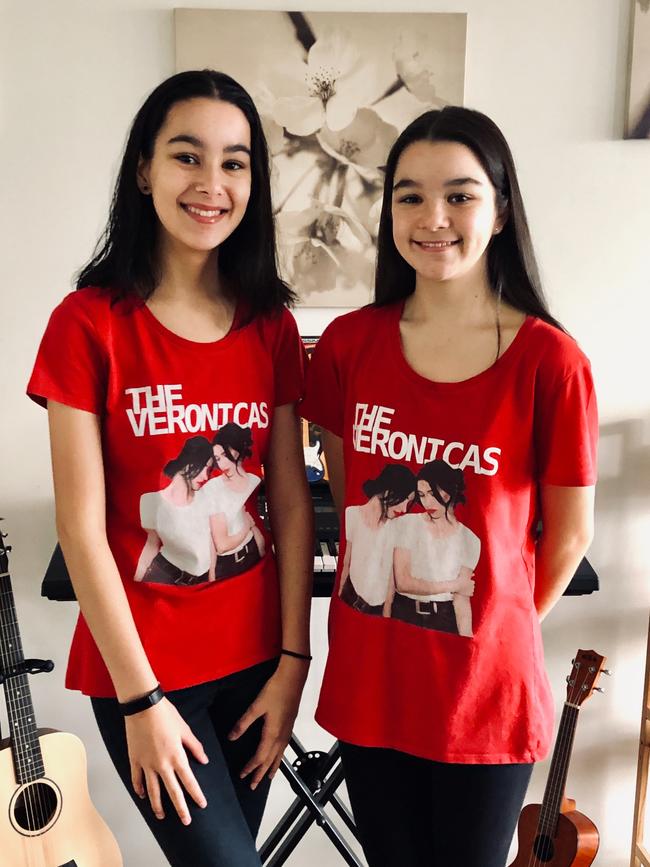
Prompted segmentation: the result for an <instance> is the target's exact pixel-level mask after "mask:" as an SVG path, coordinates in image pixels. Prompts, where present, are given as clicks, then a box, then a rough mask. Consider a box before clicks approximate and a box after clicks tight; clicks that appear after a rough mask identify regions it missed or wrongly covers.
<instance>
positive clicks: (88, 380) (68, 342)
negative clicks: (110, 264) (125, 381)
mask: <svg viewBox="0 0 650 867" xmlns="http://www.w3.org/2000/svg"><path fill="white" fill-rule="evenodd" d="M107 369H108V365H107V360H106V353H105V350H104V348H103V346H102V344H101V342H100V340H99V336H98V334H97V330H96V327H95V324H94V323H93V321H92V318H91V317H90V315H89V312H88V311H87V310H86V309H85V307H84V306H83V304H81V303H80V302H79V296H78V293H76V292H73V293H71V294H70V295H68V296H67V297H66V298H65V299H64V300H63V301H62V303H61V304H59V306H58V307H57V308H56V309H55V310H54V312H53V313H52V315H51V316H50V321H49V322H48V325H47V328H46V330H45V334H44V335H43V338H42V340H41V344H40V347H39V350H38V354H37V356H36V362H35V364H34V369H33V371H32V375H31V378H30V380H29V384H28V386H27V394H28V395H29V397H31V399H32V400H34V401H36V403H38V404H40V405H41V406H45V407H46V406H47V402H48V400H54V401H57V402H58V403H63V404H66V405H67V406H71V407H74V408H75V409H83V410H86V411H87V412H92V413H95V414H96V415H101V414H103V412H104V407H105V400H106V384H107Z"/></svg>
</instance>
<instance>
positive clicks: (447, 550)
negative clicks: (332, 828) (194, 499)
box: [302, 106, 597, 867]
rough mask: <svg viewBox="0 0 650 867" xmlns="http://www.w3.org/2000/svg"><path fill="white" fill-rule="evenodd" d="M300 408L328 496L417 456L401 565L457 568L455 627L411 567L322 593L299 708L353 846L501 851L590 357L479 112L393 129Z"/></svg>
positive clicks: (542, 729)
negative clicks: (387, 585)
mask: <svg viewBox="0 0 650 867" xmlns="http://www.w3.org/2000/svg"><path fill="white" fill-rule="evenodd" d="M302 412H303V415H305V416H306V417H307V418H308V419H310V420H311V421H313V422H315V423H317V424H319V425H320V426H321V427H322V428H323V429H324V444H325V452H326V456H327V465H328V468H329V473H330V479H331V484H332V490H333V493H334V496H335V499H336V500H337V502H338V503H339V506H340V509H341V512H342V513H343V514H345V508H346V507H347V508H349V507H350V506H354V505H357V504H359V503H361V502H363V492H362V484H363V481H364V480H365V479H367V478H369V477H370V476H372V475H373V474H374V473H376V472H377V469H378V467H379V466H383V465H384V464H385V462H386V460H391V461H396V462H400V463H403V464H404V465H406V466H408V467H409V468H410V469H411V470H412V471H413V472H414V473H415V474H419V476H418V491H419V504H418V507H417V508H419V507H420V506H421V507H422V511H423V512H424V513H425V514H426V513H427V512H428V513H429V515H428V516H427V518H426V520H425V519H423V518H422V517H421V515H420V517H418V515H417V509H416V507H415V506H414V507H413V510H412V511H411V512H410V513H409V515H407V516H405V517H403V518H400V519H398V521H397V522H395V524H396V526H397V527H398V528H399V532H397V533H396V534H395V536H396V542H395V545H396V548H395V550H396V557H397V553H398V552H399V550H400V546H401V548H402V550H404V547H406V548H407V549H409V550H416V549H417V548H418V546H420V550H421V553H422V552H424V553H422V556H420V555H418V560H419V566H418V571H421V572H423V573H424V572H426V573H427V574H426V575H424V574H421V575H419V576H418V575H417V574H410V573H411V570H403V571H404V572H405V573H406V578H407V579H408V580H409V581H417V580H418V579H419V580H421V579H422V578H425V577H428V578H435V576H436V575H437V574H439V572H440V571H442V572H443V573H444V575H445V576H446V577H448V578H449V577H451V576H453V575H454V574H457V575H459V576H462V575H463V574H464V576H465V580H466V581H467V582H474V581H475V592H474V595H473V596H472V600H471V606H472V612H471V613H472V623H471V633H472V634H471V635H470V634H469V632H470V630H468V629H467V628H465V629H463V631H464V632H465V633H466V634H464V635H463V634H459V632H460V630H459V629H458V624H457V616H456V617H454V612H452V610H451V607H450V606H451V605H452V601H451V600H449V599H448V598H447V599H444V600H440V599H436V598H432V599H429V600H426V598H425V599H422V597H420V598H419V599H418V594H419V593H420V590H418V589H417V588H418V585H417V583H416V584H415V585H414V586H415V589H414V590H409V591H408V593H409V594H410V595H411V596H414V597H415V598H413V599H411V600H409V601H408V602H404V603H402V606H401V611H400V612H398V613H400V616H391V617H381V618H378V617H367V616H365V614H364V613H363V612H359V611H353V610H351V609H350V608H349V606H346V605H342V604H341V602H340V599H339V597H338V594H337V593H335V594H334V597H333V601H332V606H331V611H330V618H331V624H330V627H331V628H330V637H331V640H330V649H329V656H328V662H327V667H326V671H325V678H324V681H323V687H322V691H321V696H320V702H319V707H318V711H317V720H318V721H319V722H320V724H321V725H323V726H324V727H325V728H326V729H328V730H329V731H330V732H332V733H333V734H334V735H336V736H337V737H338V738H339V740H340V741H341V750H342V756H343V762H344V767H345V775H346V780H347V784H348V791H349V794H350V799H351V803H352V807H353V811H354V815H355V819H356V821H357V826H358V828H359V830H360V833H361V838H362V842H363V847H364V851H365V853H366V857H367V860H368V863H369V865H370V867H421V865H425V864H426V865H428V867H434V865H435V867H450V865H462V867H503V865H504V864H505V860H506V857H507V853H508V848H509V845H510V841H511V838H512V833H513V830H514V827H515V824H516V821H517V817H518V814H519V810H520V807H521V803H522V800H523V797H524V793H525V791H526V787H527V784H528V780H529V777H530V773H531V770H532V766H533V763H534V762H536V761H538V760H539V759H541V758H543V757H544V756H545V755H546V753H547V751H548V748H549V744H550V740H551V734H552V726H553V703H552V697H551V692H550V688H549V684H548V680H547V677H546V673H545V671H544V665H543V649H542V640H541V630H540V621H541V620H542V619H543V618H544V617H545V616H546V615H547V614H548V612H549V611H550V610H551V608H552V607H553V605H554V604H555V603H556V602H557V600H558V599H559V597H560V595H561V594H562V592H563V590H564V588H565V586H566V585H567V583H568V581H569V580H570V578H571V576H572V575H573V573H574V571H575V569H576V567H577V565H578V563H579V562H580V559H581V557H582V556H583V554H584V552H585V550H586V548H587V546H588V544H589V541H590V539H591V534H592V513H593V492H594V483H595V478H596V438H597V420H596V403H595V397H594V391H593V385H592V379H591V372H590V367H589V362H588V361H587V359H586V358H585V356H584V355H583V353H582V352H581V351H580V349H579V348H578V346H577V344H576V342H575V341H574V340H573V339H572V338H571V337H570V336H569V335H568V334H566V332H565V331H564V330H563V329H562V328H561V326H560V325H559V324H558V322H557V321H556V320H555V319H554V317H553V316H552V315H551V314H550V313H549V312H548V309H547V307H546V303H545V301H544V297H543V295H542V290H541V287H540V282H539V276H538V272H537V266H536V263H535V256H534V253H533V247H532V244H531V240H530V235H529V231H528V224H527V221H526V214H525V210H524V206H523V202H522V197H521V193H520V190H519V184H518V181H517V175H516V172H515V167H514V162H513V159H512V155H511V153H510V149H509V147H508V145H507V143H506V141H505V139H504V137H503V135H502V133H501V132H500V130H499V129H498V128H497V126H496V125H495V124H494V123H493V122H492V121H491V120H490V119H489V118H487V117H486V116H485V115H483V114H481V113H479V112H476V111H471V110H469V109H465V108H459V107H454V106H448V107H446V108H443V109H442V110H437V111H430V112H427V113H426V114H423V115H422V116H421V117H419V118H417V119H416V120H415V121H413V123H411V124H410V126H408V127H407V128H406V129H405V130H404V132H403V133H402V134H401V135H400V136H399V138H398V139H397V141H396V142H395V144H394V146H393V148H392V149H391V152H390V154H389V157H388V161H387V164H386V176H385V186H384V198H383V206H382V213H381V220H380V227H379V236H378V255H377V277H376V285H375V303H374V304H372V305H370V306H368V307H366V308H363V309H361V310H358V311H355V312H353V313H350V314H347V315H346V316H342V317H340V318H338V319H337V320H335V321H334V322H333V323H332V324H331V325H330V326H329V327H328V328H327V330H326V331H325V333H324V334H323V336H322V338H321V339H320V341H319V343H318V345H317V347H316V350H315V352H314V355H313V358H312V363H311V366H310V370H309V372H308V380H307V396H306V399H305V401H304V403H303V409H302ZM436 462H443V463H444V464H446V465H448V466H449V468H450V475H451V474H453V473H454V472H456V471H457V472H459V473H462V476H463V480H464V483H463V484H464V487H463V490H462V498H464V499H465V501H466V502H465V503H464V504H463V505H462V525H463V526H464V527H465V529H466V530H467V532H465V531H462V530H461V528H460V526H455V522H457V519H456V517H455V515H454V514H453V512H454V509H455V508H456V506H458V507H460V505H461V502H460V496H461V492H460V488H459V486H458V484H456V487H455V491H456V493H454V484H455V483H454V480H453V478H450V479H447V480H445V481H442V480H441V479H438V478H437V477H436V478H433V477H431V478H428V481H427V477H426V476H425V472H424V468H423V465H424V466H427V465H429V466H430V465H431V464H435V463H436ZM420 468H422V470H421V469H420ZM450 488H451V490H450ZM540 517H541V519H542V521H543V532H542V535H541V538H540V539H539V541H537V542H536V528H537V526H538V521H539V519H540ZM427 522H428V523H427ZM457 523H458V524H459V523H460V522H457ZM409 525H411V526H410V528H409ZM407 530H408V532H407ZM413 533H415V534H416V535H417V536H420V535H422V534H424V535H423V538H421V539H419V538H415V537H414V536H413ZM426 534H428V535H429V536H430V537H431V538H429V537H428V536H427V535H426ZM434 536H435V538H434ZM478 540H480V549H479V545H478V544H477V543H478ZM430 543H434V544H430ZM396 565H398V564H397V563H396ZM398 573H399V568H396V572H395V580H396V582H397V581H399V580H400V576H399V575H398ZM470 575H472V576H473V577H470ZM402 577H404V576H402ZM454 580H456V579H454ZM398 589H399V585H398ZM448 589H449V590H450V588H448ZM450 592H452V591H451V590H450ZM432 595H433V596H434V597H435V596H436V595H437V594H432ZM440 603H442V604H440ZM445 610H446V613H445ZM429 620H430V621H431V622H432V623H433V626H434V628H426V623H427V621H429ZM446 621H448V624H449V625H450V626H452V625H453V628H444V623H445V622H446ZM423 627H425V628H423ZM436 627H437V628H436ZM441 627H443V628H441ZM351 660H353V661H354V662H353V664H351Z"/></svg>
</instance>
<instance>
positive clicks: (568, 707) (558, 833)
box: [510, 650, 609, 867]
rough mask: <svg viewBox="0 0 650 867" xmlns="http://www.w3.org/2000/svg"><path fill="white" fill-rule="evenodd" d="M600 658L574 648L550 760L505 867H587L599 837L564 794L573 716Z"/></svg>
mask: <svg viewBox="0 0 650 867" xmlns="http://www.w3.org/2000/svg"><path fill="white" fill-rule="evenodd" d="M604 664H605V657H604V656H599V654H597V653H595V652H594V651H593V650H579V651H578V652H577V654H576V658H575V659H574V660H573V668H572V669H571V674H570V675H569V676H568V677H567V698H566V701H565V703H564V710H563V711H562V719H561V720H560V727H559V730H558V734H557V739H556V741H555V749H554V751H553V760H552V761H551V768H550V771H549V775H548V780H547V783H546V790H545V792H544V800H543V802H542V803H541V804H527V805H526V806H525V807H524V809H523V810H522V811H521V816H520V817H519V824H518V826H517V836H518V839H519V850H518V852H517V857H516V858H515V860H514V861H513V862H512V864H511V865H510V867H541V865H547V867H589V865H590V864H591V863H592V862H593V860H594V858H595V857H596V853H597V852H598V845H599V842H600V838H599V835H598V828H596V826H595V825H594V823H593V822H592V821H591V819H588V818H587V817H586V816H584V815H583V814H582V813H579V812H578V811H577V810H576V808H575V807H576V802H575V801H573V800H572V799H570V798H567V797H566V796H565V794H564V789H565V786H566V780H567V774H568V771H569V761H570V759H571V750H572V748H573V738H574V736H575V731H576V723H577V721H578V713H579V711H580V707H581V705H582V703H583V702H584V701H586V700H587V699H588V698H589V696H590V695H591V694H592V692H594V691H598V692H602V689H600V687H597V686H596V682H597V681H598V678H599V677H600V673H601V671H602V673H603V674H609V671H606V670H604V669H603V665H604Z"/></svg>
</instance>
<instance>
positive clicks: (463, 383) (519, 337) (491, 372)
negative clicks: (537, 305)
mask: <svg viewBox="0 0 650 867" xmlns="http://www.w3.org/2000/svg"><path fill="white" fill-rule="evenodd" d="M404 304H405V301H401V302H400V303H399V304H396V305H395V310H394V311H393V317H392V319H393V321H392V326H391V339H390V344H391V349H392V354H393V356H394V359H395V361H396V363H397V365H398V366H399V367H400V368H401V370H402V372H403V373H405V374H406V375H407V376H408V377H409V378H410V379H413V380H415V381H416V382H418V383H420V384H421V385H424V386H425V387H426V388H430V389H434V390H445V391H453V390H462V389H468V388H474V387H475V386H477V385H483V384H484V383H485V382H486V381H487V380H489V379H492V378H493V377H494V376H496V375H498V374H499V373H501V372H503V371H504V370H505V369H507V368H508V367H509V366H510V365H511V364H512V363H513V361H514V360H515V359H516V357H517V356H518V355H519V354H520V352H521V351H522V349H523V347H524V345H525V341H524V338H525V336H526V334H527V333H528V332H529V331H530V329H531V327H532V325H533V323H534V322H535V317H534V316H530V315H529V314H526V318H525V319H524V321H523V322H522V323H521V325H520V326H519V328H518V329H517V333H516V334H515V336H514V338H513V339H512V342H511V344H510V346H509V347H508V348H507V349H506V351H505V352H504V353H502V355H500V356H499V357H498V358H497V360H496V361H494V362H493V363H492V364H491V365H490V366H489V367H486V368H485V370H481V371H480V373H476V374H474V376H470V377H468V378H467V379H461V380H459V381H458V382H445V381H441V380H438V379H429V378H428V377H426V376H423V375H422V374H421V373H418V372H417V371H416V370H414V369H413V368H412V367H411V365H410V364H409V362H408V360H407V358H406V355H405V354H404V347H403V346H402V335H401V334H400V328H399V324H400V321H401V318H402V313H403V312H404Z"/></svg>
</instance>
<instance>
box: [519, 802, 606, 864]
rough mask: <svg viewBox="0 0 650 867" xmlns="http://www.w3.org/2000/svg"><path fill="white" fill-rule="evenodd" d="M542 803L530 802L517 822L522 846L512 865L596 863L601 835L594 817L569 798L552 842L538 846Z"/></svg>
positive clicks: (520, 845) (563, 808)
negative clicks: (589, 817) (582, 811)
mask: <svg viewBox="0 0 650 867" xmlns="http://www.w3.org/2000/svg"><path fill="white" fill-rule="evenodd" d="M541 809H542V805H541V804H528V805H527V806H526V807H524V809H523V810H522V811H521V816H520V817H519V824H518V825H517V839H518V841H519V848H518V851H517V857H516V858H515V860H514V861H513V862H512V864H511V865H510V867H531V865H534V867H589V865H590V864H592V863H593V860H594V858H595V857H596V853H597V852H598V846H599V843H600V836H599V834H598V828H596V826H595V825H594V823H593V822H592V821H591V819H588V818H587V816H584V815H583V814H582V813H579V812H578V811H577V810H576V809H575V801H570V800H567V801H566V802H565V804H564V805H563V807H562V812H561V813H560V814H559V817H558V824H557V833H556V835H555V837H553V838H551V839H550V840H549V841H548V843H550V845H548V844H547V845H543V844H542V845H541V846H540V844H539V843H538V845H537V847H536V845H535V844H536V837H537V834H538V832H537V828H538V823H539V817H540V812H541Z"/></svg>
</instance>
